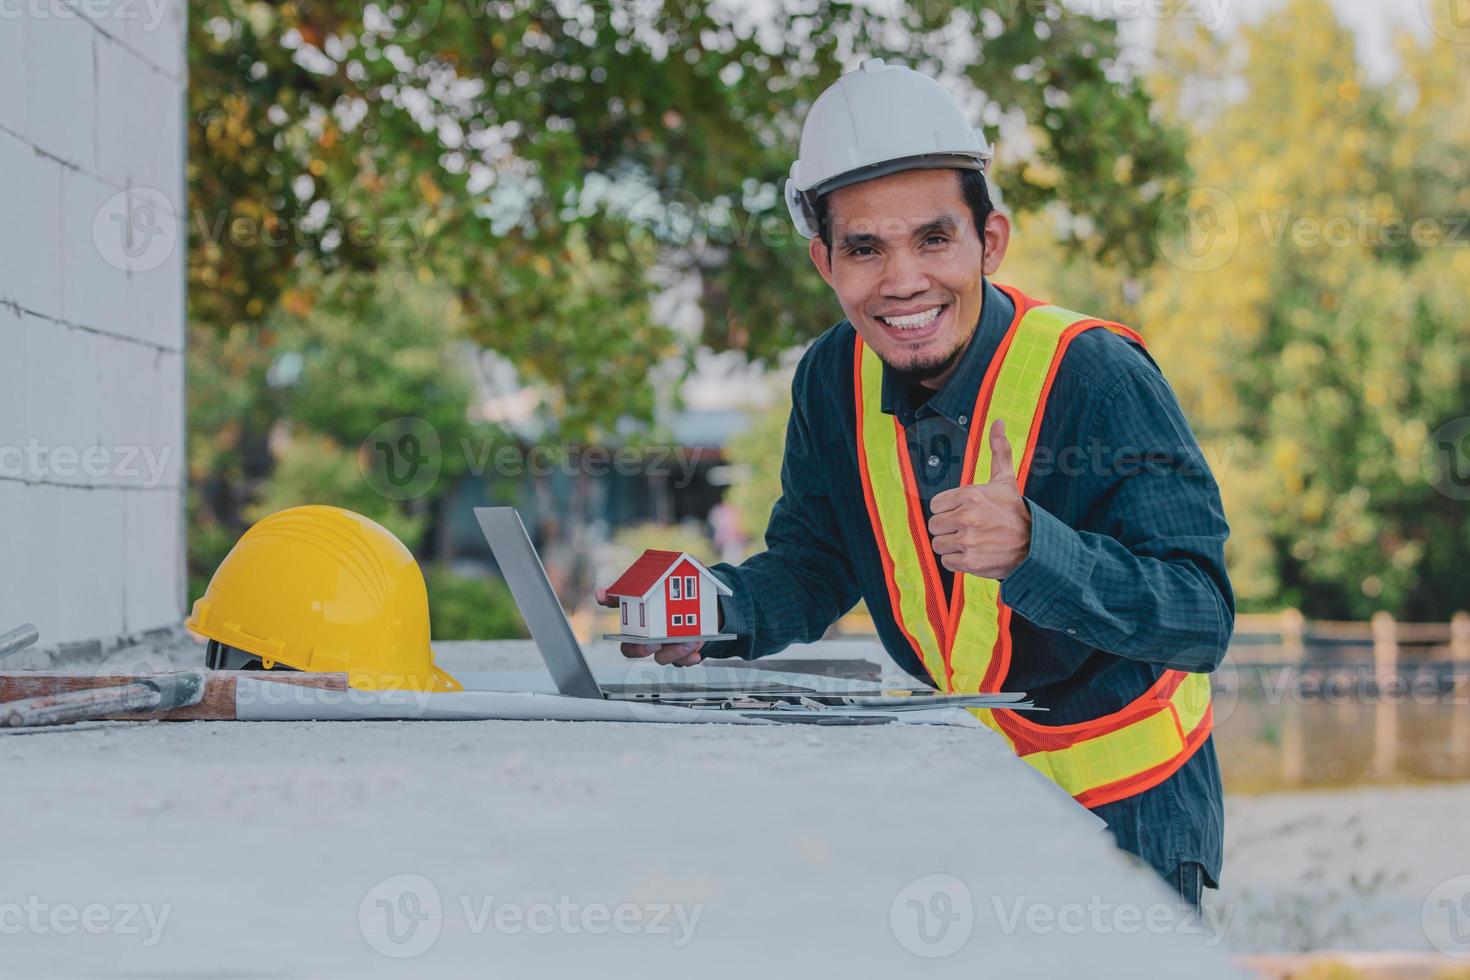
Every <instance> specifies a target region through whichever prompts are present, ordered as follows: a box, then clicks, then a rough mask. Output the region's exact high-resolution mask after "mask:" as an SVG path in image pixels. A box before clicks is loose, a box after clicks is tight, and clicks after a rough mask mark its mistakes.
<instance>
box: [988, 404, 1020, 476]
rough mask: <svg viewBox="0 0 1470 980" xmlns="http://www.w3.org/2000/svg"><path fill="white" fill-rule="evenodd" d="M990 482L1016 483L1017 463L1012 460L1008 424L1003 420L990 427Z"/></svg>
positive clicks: (998, 420) (996, 421) (997, 420)
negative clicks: (1007, 431) (1007, 436)
mask: <svg viewBox="0 0 1470 980" xmlns="http://www.w3.org/2000/svg"><path fill="white" fill-rule="evenodd" d="M990 482H991V483H1015V482H1016V463H1015V460H1014V459H1012V458H1011V442H1010V440H1009V439H1007V438H1006V424H1005V422H1004V421H1003V420H1001V419H996V420H995V423H994V424H993V425H991V427H990Z"/></svg>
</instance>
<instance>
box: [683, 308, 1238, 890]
mask: <svg viewBox="0 0 1470 980" xmlns="http://www.w3.org/2000/svg"><path fill="white" fill-rule="evenodd" d="M1013 313H1014V307H1013V305H1012V303H1011V301H1010V299H1009V297H1007V296H1006V295H1005V294H1004V293H1002V292H1001V291H1000V290H999V289H997V288H996V287H995V286H993V285H991V284H990V283H989V282H986V283H985V288H984V300H983V304H982V309H981V313H980V320H979V323H978V324H977V327H976V330H975V334H974V337H973V339H972V340H971V342H970V344H969V346H968V347H967V349H966V351H965V353H964V354H963V355H962V357H961V360H960V363H959V366H958V368H957V369H956V371H955V373H954V375H953V376H952V377H951V378H950V379H949V381H948V382H947V383H946V384H945V386H944V388H943V389H941V390H940V391H938V392H935V393H933V394H932V395H931V396H929V397H927V398H924V397H923V391H922V390H916V389H910V388H907V387H906V386H904V385H902V384H901V383H898V382H896V380H895V379H893V378H891V377H890V376H889V375H888V372H887V371H886V369H885V372H884V379H883V395H882V397H883V410H884V411H885V412H888V413H890V414H894V415H896V416H897V417H898V419H899V420H900V421H901V422H903V424H904V426H905V427H906V430H907V433H908V439H909V451H910V453H911V454H912V456H913V462H914V474H915V477H916V479H917V480H918V482H919V489H920V494H921V496H922V497H923V498H924V509H925V516H926V518H927V517H928V510H929V500H930V498H932V497H933V495H934V494H936V493H938V492H940V491H941V490H945V489H949V488H951V487H954V486H957V485H958V483H959V479H960V476H961V471H962V468H963V455H964V451H965V445H966V439H967V437H968V434H969V427H970V426H972V425H975V424H978V423H977V421H976V420H975V419H973V418H971V417H970V416H969V413H970V412H972V411H973V409H974V405H975V398H976V395H977V394H978V392H979V390H980V385H981V383H982V381H983V379H984V376H985V371H986V368H987V367H988V366H989V364H990V361H991V359H992V358H993V357H994V355H995V352H996V350H997V349H998V347H999V345H1000V341H1001V339H1002V338H1003V337H1004V335H1005V332H1006V329H1007V327H1008V326H1009V324H1010V322H1011V319H1012V316H1013ZM855 337H856V331H855V330H854V329H853V327H852V324H851V323H849V322H848V321H846V320H843V321H842V322H840V323H838V324H836V325H835V326H833V327H832V328H831V329H829V330H828V331H827V332H826V333H824V334H822V336H821V337H819V338H818V339H817V340H816V341H815V342H813V344H812V346H811V348H810V349H809V350H808V351H807V352H806V354H805V355H804V356H803V357H802V359H801V361H800V363H799V364H798V365H797V369H796V376H795V379H794V380H793V383H792V410H791V418H790V421H789V423H788V425H787V431H786V447H785V456H784V458H783V460H782V466H781V497H780V499H779V500H778V501H777V502H776V505H775V507H774V508H773V509H772V511H771V520H770V523H769V525H768V527H767V530H766V550H765V551H763V552H761V553H759V554H756V555H754V556H752V557H751V558H749V559H747V560H746V561H744V562H742V563H741V564H740V565H738V566H737V565H731V564H728V563H720V564H717V565H714V566H712V567H713V570H714V571H715V572H716V574H718V575H719V576H720V577H721V578H722V579H723V580H724V581H725V582H727V583H728V584H729V586H730V588H731V590H732V592H733V594H732V595H731V596H728V597H725V596H722V597H721V611H722V613H723V618H724V629H725V631H726V632H733V633H736V634H737V635H738V638H737V639H735V640H728V641H724V642H721V643H711V644H707V645H706V646H705V647H704V650H703V653H704V655H705V656H708V657H744V658H747V659H752V658H756V657H764V656H768V655H770V654H773V653H776V652H778V651H780V650H782V649H784V648H785V647H787V646H788V645H790V644H792V643H810V642H814V641H816V640H818V639H820V638H821V637H822V634H823V633H825V632H826V630H827V628H828V627H829V626H831V625H832V623H833V622H835V621H836V620H837V618H838V617H839V616H841V615H842V614H843V613H845V612H847V611H848V610H849V609H851V608H852V607H853V606H854V605H855V604H856V602H857V600H858V599H859V598H860V597H861V598H863V599H865V600H866V602H867V606H868V609H869V611H870V612H871V613H872V615H873V621H874V624H875V626H876V628H877V631H878V635H879V637H880V639H881V640H882V642H883V645H884V647H885V648H886V649H887V651H888V653H889V655H890V656H891V657H892V658H893V659H894V661H895V662H897V663H898V664H899V666H901V667H902V668H903V669H904V670H906V671H908V672H909V673H910V674H912V675H913V676H914V677H915V678H918V679H920V680H923V681H926V682H927V681H929V678H928V675H927V673H926V672H925V670H924V667H923V664H922V663H921V662H920V661H919V659H918V658H917V656H916V655H915V654H914V652H913V651H912V649H911V648H910V647H909V645H908V642H907V641H906V640H905V639H904V637H903V634H902V633H901V632H900V631H899V628H898V625H897V623H896V622H895V620H894V618H893V613H892V611H891V610H890V609H889V602H888V589H887V583H886V581H885V579H884V576H883V568H882V564H881V560H880V558H879V554H878V550H877V544H876V542H875V540H874V538H873V533H872V531H871V529H870V527H869V520H868V512H867V506H866V504H865V502H864V498H863V491H862V482H861V478H860V476H859V473H858V468H857V443H856V413H855V411H854V407H853V385H852V360H853V343H854V339H855ZM982 437H983V434H982ZM1013 450H1014V451H1015V455H1016V457H1017V459H1018V460H1019V457H1020V454H1021V447H1016V446H1013ZM1025 498H1026V504H1027V507H1028V509H1029V510H1030V512H1031V547H1030V551H1029V553H1028V555H1027V557H1026V559H1025V560H1024V561H1023V562H1022V563H1021V564H1020V565H1019V566H1018V567H1017V568H1016V569H1015V571H1013V572H1012V573H1011V575H1010V576H1009V577H1007V578H1006V579H1005V580H1004V582H1003V583H1002V584H1001V591H1000V597H1001V600H1002V601H1003V602H1004V603H1005V604H1006V605H1007V606H1009V607H1010V608H1011V609H1012V611H1013V613H1014V615H1013V617H1012V637H1013V640H1014V653H1013V657H1012V663H1011V668H1010V672H1009V675H1008V676H1007V677H1006V680H1005V685H1004V687H1005V689H1006V690H1010V691H1026V692H1027V693H1029V694H1030V695H1031V696H1032V697H1033V698H1034V699H1035V700H1036V702H1037V703H1038V704H1039V705H1042V706H1045V707H1047V708H1049V709H1050V710H1049V711H1048V712H1046V714H1044V715H1035V716H1033V718H1034V719H1036V720H1039V721H1040V722H1041V723H1043V724H1056V725H1063V724H1069V723H1074V722H1079V721H1084V720H1087V719H1091V718H1096V717H1098V716H1100V715H1104V714H1107V713H1109V712H1112V711H1116V710H1118V709H1120V708H1122V707H1123V706H1124V705H1125V704H1127V703H1128V702H1129V701H1131V700H1133V699H1134V698H1136V697H1138V696H1139V695H1140V694H1142V693H1143V691H1144V690H1146V689H1147V688H1148V687H1149V686H1150V685H1151V684H1152V683H1153V682H1154V681H1155V680H1157V679H1158V677H1159V676H1160V674H1161V673H1162V672H1163V671H1164V670H1166V669H1169V668H1175V669H1180V670H1188V671H1211V670H1213V669H1214V668H1215V667H1216V666H1217V665H1218V664H1219V663H1220V660H1221V658H1222V657H1223V656H1224V654H1225V651H1226V648H1227V646H1228V645H1229V641H1230V635H1231V632H1232V630H1233V628H1234V622H1235V599H1234V595H1233V593H1232V591H1231V587H1230V580H1229V578H1228V576H1227V575H1226V571H1225V555H1224V546H1225V538H1226V536H1227V535H1228V534H1229V528H1228V526H1227V524H1226V521H1225V514H1224V510H1223V508H1222V506H1221V503H1220V494H1219V487H1218V486H1217V484H1216V482H1215V479H1214V477H1213V475H1212V474H1211V473H1210V469H1209V466H1208V464H1207V463H1206V461H1205V458H1204V455H1203V453H1202V452H1201V451H1200V447H1199V444H1198V442H1197V441H1196V440H1195V437H1194V434H1193V433H1192V432H1191V431H1190V428H1189V424H1188V422H1186V421H1185V418H1184V414H1183V412H1182V411H1181V409H1180V407H1179V403H1178V400H1177V399H1176V398H1175V396H1174V393H1173V391H1172V390H1171V389H1170V387H1169V385H1168V382H1167V381H1165V380H1164V377H1163V374H1162V373H1161V372H1160V371H1159V368H1158V366H1157V365H1156V364H1155V363H1154V361H1153V359H1152V358H1150V357H1149V355H1148V354H1147V352H1145V350H1144V349H1143V348H1142V347H1141V346H1139V345H1137V344H1135V343H1133V342H1132V341H1130V340H1127V339H1125V338H1123V337H1121V336H1119V335H1117V334H1114V333H1112V332H1110V331H1107V330H1089V331H1086V332H1084V333H1082V334H1081V335H1079V336H1078V337H1077V338H1076V339H1075V340H1074V341H1073V342H1072V344H1071V346H1070V347H1068V349H1067V353H1066V355H1065V356H1064V357H1063V359H1062V362H1061V365H1060V367H1059V369H1058V371H1057V375H1056V378H1055V380H1054V382H1053V386H1052V391H1051V395H1050V397H1049V399H1048V401H1047V406H1046V410H1045V412H1044V414H1043V417H1042V423H1041V428H1040V431H1039V434H1038V439H1037V447H1036V452H1035V456H1034V458H1033V461H1032V465H1031V469H1030V473H1029V475H1028V478H1027V484H1026V493H1025ZM946 574H948V573H947V572H946ZM1093 812H1094V813H1096V814H1097V815H1098V816H1099V817H1101V818H1103V819H1104V820H1105V821H1107V823H1108V826H1109V827H1110V829H1111V830H1112V831H1113V833H1114V836H1115V837H1116V838H1117V840H1118V843H1119V845H1120V846H1121V847H1123V848H1124V849H1126V850H1128V851H1131V852H1133V853H1135V854H1138V855H1139V856H1140V857H1142V858H1143V859H1144V860H1146V861H1147V862H1148V863H1150V864H1151V865H1153V866H1154V867H1155V868H1156V869H1158V871H1159V872H1160V873H1161V874H1165V875H1167V874H1168V873H1169V872H1170V871H1172V870H1173V869H1174V867H1175V866H1177V865H1178V864H1180V863H1181V862H1185V861H1197V862H1199V863H1200V864H1202V865H1203V866H1204V868H1205V871H1206V873H1207V877H1208V878H1209V884H1211V885H1212V886H1214V885H1217V883H1218V881H1219V874H1220V864H1221V858H1222V848H1223V836H1224V814H1223V807H1222V800H1221V787H1220V775H1219V769H1218V766H1217V763H1216V758H1215V748H1214V742H1213V739H1210V740H1207V741H1206V742H1205V744H1204V745H1203V746H1202V747H1201V748H1200V749H1199V750H1198V751H1197V752H1196V753H1195V754H1194V755H1193V756H1192V757H1191V758H1190V760H1189V761H1188V762H1186V763H1185V764H1184V766H1182V767H1181V768H1180V769H1179V771H1178V772H1177V773H1175V774H1174V775H1173V776H1171V777H1170V778H1169V779H1167V780H1165V781H1164V782H1163V783H1161V784H1159V785H1158V786H1156V787H1154V788H1153V789H1150V790H1148V791H1146V792H1143V793H1140V794H1138V795H1136V796H1133V797H1131V798H1129V799H1125V800H1120V801H1118V802H1116V803H1109V804H1105V805H1103V806H1099V807H1096V808H1094V810H1093Z"/></svg>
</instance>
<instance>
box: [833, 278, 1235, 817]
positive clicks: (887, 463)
mask: <svg viewBox="0 0 1470 980" xmlns="http://www.w3.org/2000/svg"><path fill="white" fill-rule="evenodd" d="M1000 288H1001V289H1003V290H1005V292H1006V294H1007V295H1008V296H1010V297H1011V299H1012V300H1013V301H1014V302H1015V305H1016V313H1015V317H1014V318H1013V319H1012V320H1011V324H1010V327H1009V329H1008V330H1007V331H1006V335H1005V338H1004V339H1003V340H1002V341H1001V344H1000V346H999V348H997V350H996V354H995V356H994V357H993V358H992V359H991V362H990V367H989V369H988V370H987V371H986V373H985V379H984V381H983V383H982V384H981V386H980V393H979V396H978V397H977V399H976V402H975V410H974V412H973V414H972V415H971V428H970V434H969V440H968V442H967V444H966V447H965V463H964V470H963V472H962V475H961V478H960V483H961V485H964V484H967V483H987V482H989V480H990V442H989V439H988V438H987V435H988V433H989V431H990V427H991V426H992V425H993V424H994V423H995V420H996V419H1003V420H1004V421H1005V428H1006V436H1007V438H1008V439H1009V440H1010V442H1011V445H1012V446H1013V447H1018V448H1019V447H1024V448H1023V449H1021V450H1020V452H1019V454H1018V455H1017V457H1016V482H1017V486H1018V488H1019V489H1020V490H1021V492H1023V493H1024V492H1025V489H1026V478H1027V475H1028V473H1029V471H1030V468H1031V460H1032V457H1033V455H1034V454H1035V451H1036V441H1037V436H1038V435H1039V429H1040V427H1041V420H1042V417H1043V414H1044V412H1045V408H1046V400H1047V396H1048V395H1049V394H1050V392H1051V386H1052V382H1053V380H1054V379H1055V378H1056V372H1057V367H1058V365H1060V364H1061V361H1062V357H1063V355H1064V354H1065V353H1066V350H1067V346H1068V345H1069V344H1070V343H1071V342H1072V339H1073V338H1075V337H1076V336H1077V335H1078V334H1080V333H1082V332H1083V331H1085V330H1092V329H1097V328H1103V329H1108V330H1112V331H1114V332H1116V333H1120V334H1122V335H1124V336H1126V337H1129V338H1132V339H1134V340H1137V341H1138V342H1139V343H1142V342H1143V341H1142V338H1140V337H1139V336H1138V335H1137V334H1136V333H1134V332H1133V331H1131V330H1129V329H1128V328H1127V327H1124V326H1122V325H1120V324H1116V323H1109V322H1106V321H1102V320H1097V319H1094V318H1091V317H1085V316H1083V315H1081V314H1079V313H1073V312H1072V311H1070V310H1064V309H1061V308H1059V307H1055V306H1046V305H1042V304H1039V303H1037V302H1036V301H1035V300H1032V299H1030V298H1029V297H1027V296H1025V295H1024V294H1022V293H1021V292H1019V291H1018V290H1014V289H1011V288H1009V287H1005V286H1002V287H1000ZM854 344H855V349H854V351H853V393H854V401H855V403H856V410H857V447H858V470H859V472H860V473H861V474H862V481H863V497H864V500H865V501H866V503H867V508H868V518H869V521H870V523H871V525H872V528H873V535H874V538H875V539H876V541H877V545H878V554H879V557H880V559H881V561H882V566H883V573H884V578H885V579H886V581H887V586H888V599H889V607H890V609H892V611H893V615H894V619H895V620H896V621H897V623H898V627H899V630H900V631H901V632H902V633H903V635H904V637H905V639H907V640H908V642H909V645H910V646H911V647H912V648H913V650H914V653H915V654H916V655H917V656H918V658H919V660H920V661H921V662H922V663H923V665H924V669H925V670H926V671H928V673H929V676H930V677H931V678H932V679H933V681H934V684H935V686H936V687H938V688H939V689H940V690H942V691H949V692H969V691H999V690H1001V689H1002V685H1003V684H1004V682H1005V678H1006V674H1007V673H1008V672H1009V669H1010V664H1011V631H1010V620H1011V610H1010V608H1009V607H1007V606H1006V605H1005V604H1004V603H1002V602H1001V601H1000V583H999V582H998V581H996V580H995V579H987V578H980V577H978V576H974V575H966V574H963V573H958V572H957V573H955V575H954V582H953V588H952V591H951V593H950V595H949V596H947V597H946V596H945V594H944V590H943V586H942V581H943V580H942V579H941V578H940V575H939V567H938V565H937V563H936V561H935V557H934V551H933V548H932V546H931V543H930V536H929V532H928V529H927V527H926V526H925V523H924V510H923V503H922V499H921V498H920V496H919V492H918V484H917V482H916V481H915V479H914V472H913V463H912V461H911V459H910V457H909V451H908V441H907V439H906V438H905V434H904V429H903V425H902V424H901V423H900V422H899V421H898V419H897V418H896V417H895V416H892V415H886V414H884V412H883V410H882V390H883V365H882V362H881V361H880V360H879V359H878V355H877V354H875V353H874V352H873V351H872V349H871V348H869V347H868V346H867V345H865V344H864V343H863V342H862V339H861V338H857V339H856V340H855V342H854ZM973 713H974V714H975V715H976V717H978V718H979V719H980V720H981V721H982V722H984V723H985V724H986V725H988V726H989V727H990V728H992V729H994V730H995V731H997V732H999V733H1000V734H1001V735H1002V736H1003V737H1005V739H1006V740H1007V742H1009V743H1010V745H1011V747H1012V748H1013V749H1014V750H1015V751H1016V753H1017V754H1018V755H1019V756H1021V758H1023V759H1025V760H1026V761H1027V762H1029V763H1030V764H1031V765H1032V766H1034V767H1036V768H1037V769H1038V770H1040V771H1041V772H1042V773H1044V774H1045V775H1047V776H1048V777H1050V778H1051V779H1052V780H1053V781H1054V782H1056V783H1057V784H1058V785H1060V786H1061V787H1062V788H1063V789H1065V790H1066V791H1067V792H1068V793H1071V794H1072V796H1074V797H1076V799H1077V800H1078V801H1079V802H1080V803H1082V804H1083V805H1084V806H1100V805H1101V804H1103V803H1110V802H1112V801H1114V800H1120V799H1123V798H1125V797H1128V796H1132V795H1133V794H1135V793H1140V792H1142V791H1143V790H1145V789H1148V788H1149V787H1151V786H1155V785H1157V784H1158V783H1161V782H1163V781H1164V780H1165V779H1167V778H1168V777H1169V776H1170V775H1171V774H1172V773H1173V772H1174V771H1175V770H1177V769H1178V768H1179V767H1180V766H1181V765H1183V764H1184V762H1185V761H1186V760H1187V759H1188V758H1189V757H1190V756H1191V755H1193V754H1194V751H1195V750H1196V749H1197V748H1199V746H1200V745H1201V744H1202V743H1203V742H1204V740H1205V738H1206V737H1207V736H1208V735H1209V733H1210V727H1211V723H1212V716H1211V711H1210V682H1209V678H1208V677H1207V676H1206V675H1204V674H1190V673H1185V672H1184V671H1179V670H1166V671H1164V673H1163V674H1162V675H1161V676H1160V677H1159V679H1158V681H1157V682H1155V683H1154V685H1153V686H1152V687H1150V688H1149V690H1147V691H1145V692H1144V693H1143V694H1142V695H1140V696H1139V697H1138V698H1137V699H1135V700H1134V701H1132V702H1130V703H1129V704H1127V705H1125V706H1124V707H1123V708H1122V709H1121V710H1119V711H1115V712H1113V713H1111V714H1108V715H1105V716H1103V717H1101V718H1095V719H1092V720H1089V721H1085V722H1080V723H1078V724H1073V725H1041V724H1037V723H1036V722H1033V721H1030V720H1028V719H1026V718H1024V717H1022V715H1021V714H1020V713H1018V712H1013V711H992V710H988V709H975V710H974V712H973Z"/></svg>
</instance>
